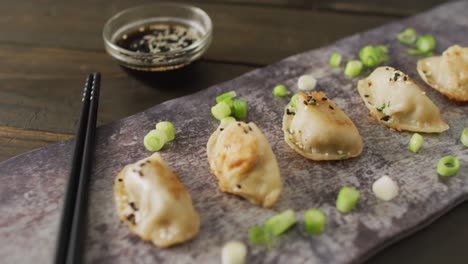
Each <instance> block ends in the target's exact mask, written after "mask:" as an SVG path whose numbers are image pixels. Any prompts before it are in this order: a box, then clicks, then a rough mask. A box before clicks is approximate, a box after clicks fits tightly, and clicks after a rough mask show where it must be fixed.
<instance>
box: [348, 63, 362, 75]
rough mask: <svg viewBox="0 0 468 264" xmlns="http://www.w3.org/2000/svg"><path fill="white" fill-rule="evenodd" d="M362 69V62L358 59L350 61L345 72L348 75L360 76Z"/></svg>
mask: <svg viewBox="0 0 468 264" xmlns="http://www.w3.org/2000/svg"><path fill="white" fill-rule="evenodd" d="M361 71H362V62H360V61H358V60H352V61H348V63H347V64H346V67H345V71H344V74H345V75H346V76H348V77H355V76H358V75H359V74H360V73H361Z"/></svg>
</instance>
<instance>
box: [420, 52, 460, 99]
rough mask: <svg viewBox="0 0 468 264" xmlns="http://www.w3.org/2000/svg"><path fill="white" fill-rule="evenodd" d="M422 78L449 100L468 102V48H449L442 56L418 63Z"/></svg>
mask: <svg viewBox="0 0 468 264" xmlns="http://www.w3.org/2000/svg"><path fill="white" fill-rule="evenodd" d="M418 72H419V75H420V76H421V78H422V79H423V80H424V81H425V82H426V83H427V84H428V85H429V86H431V87H432V88H434V89H436V90H437V91H439V92H441V93H442V94H443V95H445V96H447V97H448V98H450V99H452V100H454V101H459V102H468V48H462V47H460V46H458V45H455V46H451V47H450V48H448V49H447V50H446V51H444V53H442V56H436V57H430V58H426V59H422V60H419V61H418Z"/></svg>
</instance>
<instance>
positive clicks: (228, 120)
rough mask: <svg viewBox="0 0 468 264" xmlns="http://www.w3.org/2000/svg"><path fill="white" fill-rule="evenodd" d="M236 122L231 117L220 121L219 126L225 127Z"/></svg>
mask: <svg viewBox="0 0 468 264" xmlns="http://www.w3.org/2000/svg"><path fill="white" fill-rule="evenodd" d="M232 122H236V119H235V118H234V117H232V116H228V117H225V118H223V119H221V124H220V125H221V126H222V127H226V126H227V125H228V124H229V123H232Z"/></svg>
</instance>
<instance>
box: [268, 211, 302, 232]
mask: <svg viewBox="0 0 468 264" xmlns="http://www.w3.org/2000/svg"><path fill="white" fill-rule="evenodd" d="M296 221H297V220H296V216H295V214H294V211H293V210H290V209H289V210H286V211H284V212H282V213H279V214H277V215H274V216H272V217H270V218H269V219H268V220H266V222H265V229H266V231H268V232H269V233H271V234H273V235H275V236H279V235H281V234H282V233H284V232H286V231H287V230H288V229H289V228H290V227H292V226H293V225H294V224H295V223H296Z"/></svg>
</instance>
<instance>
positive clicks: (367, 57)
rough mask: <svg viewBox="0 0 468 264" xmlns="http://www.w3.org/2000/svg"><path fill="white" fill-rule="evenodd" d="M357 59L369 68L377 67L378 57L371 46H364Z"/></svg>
mask: <svg viewBox="0 0 468 264" xmlns="http://www.w3.org/2000/svg"><path fill="white" fill-rule="evenodd" d="M359 58H360V59H361V62H362V63H363V64H364V65H365V66H367V67H369V68H373V67H375V66H377V65H379V56H378V54H377V52H376V49H375V48H374V47H372V46H365V47H364V48H362V49H361V50H360V51H359Z"/></svg>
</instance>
